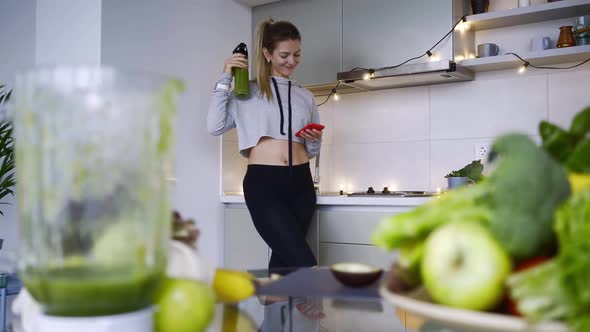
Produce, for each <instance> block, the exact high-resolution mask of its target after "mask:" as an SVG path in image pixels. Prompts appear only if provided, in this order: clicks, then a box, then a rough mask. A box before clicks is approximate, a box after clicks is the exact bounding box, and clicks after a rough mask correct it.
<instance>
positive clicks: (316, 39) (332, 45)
mask: <svg viewBox="0 0 590 332" xmlns="http://www.w3.org/2000/svg"><path fill="white" fill-rule="evenodd" d="M269 17H271V18H272V19H274V20H275V21H279V20H287V21H290V22H292V23H293V24H295V26H297V28H298V29H299V32H300V33H301V51H302V52H301V63H300V65H299V68H298V69H297V71H296V72H295V74H294V75H293V79H295V80H296V81H298V82H299V83H301V84H303V85H306V86H310V85H322V84H331V83H334V82H336V73H337V72H339V71H341V64H342V52H341V49H342V35H341V33H342V0H288V1H281V2H276V3H272V4H267V5H263V6H258V7H254V8H253V10H252V36H253V38H254V39H255V38H256V25H257V24H258V22H259V21H261V20H262V19H267V18H269ZM254 45H255V41H253V42H252V47H251V48H252V50H253V49H254Z"/></svg>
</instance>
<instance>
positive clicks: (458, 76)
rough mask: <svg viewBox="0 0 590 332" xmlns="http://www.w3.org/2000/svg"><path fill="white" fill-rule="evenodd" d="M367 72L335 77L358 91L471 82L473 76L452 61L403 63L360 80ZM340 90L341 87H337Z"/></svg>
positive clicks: (362, 71) (379, 70) (349, 72)
mask: <svg viewBox="0 0 590 332" xmlns="http://www.w3.org/2000/svg"><path fill="white" fill-rule="evenodd" d="M368 73H369V71H368V70H365V69H357V70H354V71H347V72H340V73H338V75H337V78H338V81H340V83H341V84H340V86H342V84H345V85H347V86H350V87H355V88H358V89H360V90H368V91H371V90H381V89H390V88H399V87H407V86H416V85H429V84H440V83H451V82H460V81H471V80H473V77H474V74H473V72H471V71H469V70H468V69H466V68H463V67H461V66H460V65H457V64H456V63H455V62H453V61H448V60H447V61H431V62H424V63H416V64H405V65H403V66H400V67H397V68H384V69H377V70H375V71H374V73H373V76H372V78H371V79H368V80H365V79H363V77H364V76H365V75H366V74H368ZM338 90H340V88H338Z"/></svg>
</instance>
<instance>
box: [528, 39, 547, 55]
mask: <svg viewBox="0 0 590 332" xmlns="http://www.w3.org/2000/svg"><path fill="white" fill-rule="evenodd" d="M550 48H551V38H549V37H546V36H541V37H535V38H533V39H531V51H533V52H538V51H543V50H548V49H550Z"/></svg>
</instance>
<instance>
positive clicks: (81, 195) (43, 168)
mask: <svg viewBox="0 0 590 332" xmlns="http://www.w3.org/2000/svg"><path fill="white" fill-rule="evenodd" d="M181 88H182V86H181V83H180V82H179V81H177V80H173V79H169V78H166V77H162V76H157V75H151V74H144V73H128V72H120V71H117V70H114V69H112V68H107V67H98V68H97V67H92V68H88V67H77V68H64V67H55V68H45V69H38V70H34V71H31V72H27V73H24V74H21V75H18V76H17V80H16V84H15V87H14V99H15V109H14V114H13V121H14V128H15V164H16V183H17V185H16V189H17V190H16V192H17V205H18V215H19V223H20V233H21V255H20V257H19V261H18V263H17V264H18V269H19V274H20V277H21V278H22V280H23V283H24V284H25V287H26V288H27V290H29V292H30V293H31V294H32V296H33V297H34V298H35V300H36V301H37V302H39V303H40V304H41V305H42V307H43V310H44V312H45V314H47V315H51V316H67V317H76V316H102V315H113V314H119V313H126V312H131V311H135V310H139V309H142V308H146V307H149V306H150V305H151V296H152V292H153V290H154V289H155V288H156V287H157V285H158V283H159V281H160V280H161V279H162V277H163V276H164V273H165V269H166V255H167V252H166V248H167V243H168V239H169V229H170V215H171V208H170V204H169V197H170V196H169V193H168V181H167V177H169V176H171V169H172V157H173V149H174V146H173V141H174V140H173V135H174V131H173V125H174V121H175V100H176V94H177V93H178V92H179V90H180V89H181Z"/></svg>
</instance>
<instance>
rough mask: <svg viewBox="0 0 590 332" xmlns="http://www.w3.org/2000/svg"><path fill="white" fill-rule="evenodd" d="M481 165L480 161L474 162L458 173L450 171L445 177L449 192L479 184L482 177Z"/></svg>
mask: <svg viewBox="0 0 590 332" xmlns="http://www.w3.org/2000/svg"><path fill="white" fill-rule="evenodd" d="M482 172H483V165H482V164H481V160H474V161H472V162H471V163H470V164H469V165H467V166H465V167H463V168H461V169H460V170H458V171H452V172H451V173H449V174H447V175H445V178H447V180H448V182H449V190H450V189H453V188H457V187H461V186H465V185H467V184H468V183H471V184H474V183H476V182H479V181H480V180H481V179H482V177H483V175H482Z"/></svg>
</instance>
